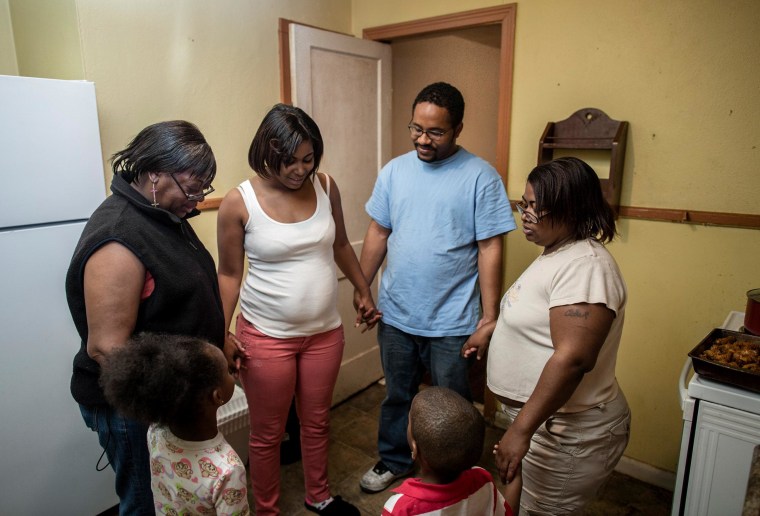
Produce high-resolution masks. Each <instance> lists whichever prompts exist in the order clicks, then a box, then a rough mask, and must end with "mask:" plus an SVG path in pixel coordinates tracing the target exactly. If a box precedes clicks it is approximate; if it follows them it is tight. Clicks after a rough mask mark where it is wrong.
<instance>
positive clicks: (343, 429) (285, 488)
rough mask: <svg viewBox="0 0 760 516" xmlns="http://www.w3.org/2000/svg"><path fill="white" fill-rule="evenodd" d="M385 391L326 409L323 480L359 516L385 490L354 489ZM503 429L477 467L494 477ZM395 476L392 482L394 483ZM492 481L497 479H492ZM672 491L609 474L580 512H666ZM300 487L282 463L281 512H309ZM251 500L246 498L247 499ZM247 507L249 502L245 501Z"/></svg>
mask: <svg viewBox="0 0 760 516" xmlns="http://www.w3.org/2000/svg"><path fill="white" fill-rule="evenodd" d="M384 395H385V389H384V387H382V386H381V385H379V384H375V385H373V386H371V387H369V388H368V389H366V390H365V391H363V392H361V393H359V394H358V395H356V396H354V397H353V398H351V399H349V400H347V401H345V402H344V403H342V404H340V405H339V406H337V407H336V408H334V409H333V411H332V420H331V430H330V436H331V437H330V456H329V471H328V474H329V478H330V487H331V491H332V494H333V495H337V494H339V495H341V496H342V497H343V498H344V499H346V500H348V501H349V502H351V503H353V504H354V505H356V506H357V507H359V509H360V510H361V512H362V514H363V515H367V516H370V515H373V516H378V515H379V514H380V513H381V511H382V507H383V504H384V503H385V500H387V498H388V496H389V495H390V493H389V492H388V491H384V492H382V493H378V494H374V495H369V494H366V493H363V492H362V491H361V490H360V489H359V480H360V479H361V476H362V475H363V474H364V472H365V471H366V470H367V469H369V468H370V467H371V466H373V465H374V464H375V462H376V461H377V455H376V453H377V451H376V441H377V420H378V415H379V413H380V402H381V401H382V400H383V397H384ZM502 434H503V431H502V430H500V429H498V428H494V427H489V428H488V429H487V433H486V445H485V446H484V450H483V456H482V458H481V461H480V466H482V467H483V468H485V469H488V470H489V471H491V472H492V474H493V475H494V477H495V478H498V477H497V475H496V471H495V466H494V462H493V455H492V454H491V452H490V450H491V449H492V448H493V444H494V443H495V442H496V441H498V440H499V439H500V438H501V435H502ZM401 482H402V480H398V481H397V482H396V484H394V486H395V485H397V484H400V483H401ZM497 482H498V480H497ZM671 498H672V493H671V492H670V491H667V490H665V489H661V488H659V487H654V486H651V485H649V484H646V483H643V482H640V481H638V480H635V479H633V478H631V477H628V476H626V475H622V474H619V473H613V475H612V477H611V478H610V480H609V481H608V482H607V484H606V485H605V486H604V487H603V488H602V490H601V492H600V493H599V496H598V498H597V500H596V501H594V502H593V503H592V504H591V505H590V506H589V507H588V508H587V510H586V512H585V514H586V515H588V516H602V515H604V516H623V515H637V514H641V515H648V516H660V515H663V516H664V515H667V514H670V504H671ZM303 500H304V488H303V471H302V466H301V462H300V461H298V462H295V463H293V464H289V465H286V466H283V467H282V494H281V498H280V509H281V511H282V514H283V515H284V516H306V515H313V513H311V512H309V511H307V510H306V509H304V507H303ZM251 502H252V501H251ZM251 508H253V503H251Z"/></svg>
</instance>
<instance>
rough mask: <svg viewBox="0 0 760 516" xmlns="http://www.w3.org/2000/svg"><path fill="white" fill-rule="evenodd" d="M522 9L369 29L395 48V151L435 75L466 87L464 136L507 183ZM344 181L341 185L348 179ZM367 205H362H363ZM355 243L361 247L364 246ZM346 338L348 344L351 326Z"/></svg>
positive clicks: (283, 24)
mask: <svg viewBox="0 0 760 516" xmlns="http://www.w3.org/2000/svg"><path fill="white" fill-rule="evenodd" d="M516 8H517V6H516V4H509V5H503V6H497V7H492V8H486V9H477V10H473V11H466V12H462V13H455V14H451V15H445V16H439V17H434V18H428V19H423V20H415V21H411V22H406V23H399V24H393V25H386V26H381V27H373V28H369V29H365V30H364V31H363V37H364V39H367V40H372V41H377V42H382V43H386V44H388V45H389V46H390V47H391V63H392V66H391V67H392V74H391V75H392V85H393V87H392V100H391V104H392V115H391V124H390V125H391V156H397V155H399V154H402V153H404V152H407V151H408V150H411V146H410V143H409V136H408V130H407V129H406V126H407V124H408V122H409V117H410V114H411V104H412V101H413V99H414V97H415V95H416V94H417V92H418V91H419V90H420V89H421V88H422V87H424V86H425V85H427V84H429V83H431V82H435V81H446V82H450V83H451V84H454V85H455V86H457V88H459V89H460V90H461V91H462V94H463V96H464V98H465V103H466V109H465V119H464V123H465V129H464V130H463V132H462V136H461V137H460V138H459V139H458V143H460V144H461V145H462V146H464V147H465V148H467V149H468V150H470V151H471V152H473V153H475V154H477V155H479V156H481V157H483V158H484V159H486V160H487V161H489V162H490V163H491V164H492V165H494V167H495V168H496V170H497V171H498V172H499V173H500V174H501V176H502V179H503V181H504V183H505V188H506V180H507V164H508V162H509V129H510V117H511V99H512V69H513V59H514V34H515V16H516ZM292 23H294V22H291V21H289V20H280V47H281V51H280V73H281V99H282V101H283V102H286V103H293V98H292V91H293V84H292V77H291V75H292V63H291V62H290V56H291V51H292V49H291V48H290V34H291V33H292V31H291V30H290V25H291V24H292ZM347 37H348V36H347ZM339 101H340V99H336V102H339ZM317 122H318V123H319V121H317ZM346 145H351V143H350V142H347V143H346ZM383 164H384V163H382V164H381V166H382V165H383ZM378 171H379V168H378V170H377V171H376V172H378ZM344 180H345V179H344ZM340 186H341V189H342V190H343V189H344V186H343V184H341V185H340ZM361 206H363V204H360V206H359V207H358V208H357V209H358V210H360V211H361ZM344 211H345V206H344ZM345 217H346V219H347V220H348V219H350V218H352V217H356V218H357V219H361V220H363V219H365V218H366V215H365V214H364V213H363V211H361V212H360V213H359V212H357V213H355V214H353V215H352V214H351V213H345ZM362 236H363V235H362ZM356 248H357V251H359V245H357V246H356ZM344 323H345V321H344ZM346 339H347V343H348V339H350V335H349V332H347V335H346ZM378 360H379V357H378ZM484 366H485V360H482V361H480V362H479V363H478V365H476V367H475V368H474V370H473V378H472V380H473V381H472V383H473V392H476V393H477V394H476V397H477V398H478V401H484V402H485V405H486V415H487V417H489V415H490V414H493V399H492V398H490V399H489V397H488V396H487V395H486V396H485V399H483V398H484V396H483V395H481V394H482V393H483V392H484V391H485V371H484ZM368 380H369V379H368ZM339 382H340V379H339ZM345 394H347V393H345V392H344V395H345Z"/></svg>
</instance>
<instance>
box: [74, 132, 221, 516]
mask: <svg viewBox="0 0 760 516" xmlns="http://www.w3.org/2000/svg"><path fill="white" fill-rule="evenodd" d="M112 168H113V172H114V177H113V181H112V183H111V191H112V192H113V195H111V196H110V197H108V198H107V199H106V200H105V201H104V202H103V203H102V204H101V205H100V207H98V208H97V210H95V212H94V213H93V214H92V217H91V218H90V220H89V222H88V223H87V225H86V227H85V229H84V231H83V233H82V236H81V238H80V240H79V244H78V245H77V247H76V250H75V251H74V256H73V258H72V260H71V265H70V267H69V271H68V275H67V277H66V296H67V299H68V303H69V309H70V310H71V315H72V317H73V319H74V323H75V325H76V327H77V330H78V332H79V335H80V336H81V338H82V343H81V349H80V350H79V352H78V353H77V354H76V356H75V357H74V373H73V376H72V379H71V392H72V395H73V396H74V399H75V400H76V401H77V402H78V403H79V406H80V409H81V412H82V416H83V418H84V420H85V422H86V424H87V426H88V427H90V428H91V429H92V430H93V431H96V432H98V436H99V440H100V444H101V446H102V447H103V448H104V450H105V455H106V456H107V458H108V461H109V462H110V464H111V467H112V468H113V469H114V471H115V472H116V492H117V494H118V495H119V499H120V504H119V512H120V514H130V515H132V514H155V508H154V506H153V496H152V494H151V488H150V467H149V463H148V445H147V441H146V432H147V427H146V426H145V425H144V424H142V423H139V422H137V421H133V420H130V419H127V418H124V417H122V416H121V415H120V414H118V413H117V412H116V411H115V410H114V409H113V408H112V407H110V406H109V405H108V403H107V402H106V400H105V398H104V397H103V391H102V389H101V388H100V386H99V384H98V377H99V375H100V364H101V363H102V362H103V360H104V359H105V357H107V356H108V355H109V353H110V352H111V351H112V350H113V349H114V348H116V347H118V346H122V345H124V344H125V343H126V342H127V340H128V339H129V338H130V337H131V336H132V335H134V334H137V333H141V332H163V333H171V334H182V335H191V336H196V337H200V338H203V339H206V340H208V341H210V342H211V343H213V344H215V345H217V346H219V347H220V348H224V346H225V333H226V332H225V327H224V313H223V311H222V302H221V298H220V296H219V287H218V283H217V275H216V267H215V265H214V261H213V258H212V257H211V255H210V254H209V253H208V251H207V250H206V249H205V247H204V246H203V244H202V243H201V241H200V240H199V239H198V237H197V236H196V234H195V232H194V231H193V229H192V227H191V226H190V224H189V223H188V222H187V219H188V218H190V217H192V216H194V215H197V214H198V213H199V211H198V210H197V209H196V205H197V204H198V202H199V201H201V200H203V199H204V197H205V196H207V195H209V194H210V193H211V192H213V191H214V189H213V188H212V187H211V181H212V180H213V179H214V177H215V175H216V160H215V158H214V154H213V152H212V151H211V147H210V146H209V145H208V143H207V142H206V140H205V138H204V137H203V135H202V134H201V132H200V131H199V130H198V128H197V127H195V126H194V125H193V124H191V123H189V122H184V121H172V122H161V123H157V124H154V125H151V126H149V127H146V128H145V129H143V130H142V131H140V133H139V134H138V135H137V136H136V137H135V138H134V140H132V142H131V143H130V144H129V146H128V147H127V148H126V149H124V150H121V151H119V152H117V153H116V154H114V156H113V157H112ZM233 348H234V345H232V343H230V346H229V348H228V349H227V350H226V351H227V356H228V357H230V361H231V367H234V361H233V360H232V356H233V351H232V349H233ZM156 366H157V367H159V366H160V364H157V365H156Z"/></svg>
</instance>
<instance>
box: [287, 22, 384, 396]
mask: <svg viewBox="0 0 760 516" xmlns="http://www.w3.org/2000/svg"><path fill="white" fill-rule="evenodd" d="M288 32H289V45H288V46H289V48H290V52H289V57H290V85H291V91H290V99H291V101H292V103H293V105H295V106H298V107H300V108H301V109H303V110H304V111H306V112H307V113H308V114H309V115H311V116H312V118H314V120H315V121H316V122H317V125H319V128H320V131H321V132H322V137H323V139H324V144H325V154H324V157H323V158H322V164H321V165H320V170H321V171H323V172H326V173H327V174H329V175H330V176H332V177H333V179H334V180H335V182H336V183H337V185H338V187H339V188H340V192H341V199H342V204H343V214H344V218H345V221H346V231H347V233H348V238H349V240H350V241H351V245H352V246H353V248H354V251H355V252H356V255H357V256H359V255H360V254H361V247H362V243H363V239H364V234H365V232H366V231H367V226H368V224H369V217H368V216H367V214H366V212H365V211H364V204H365V203H366V202H367V200H368V199H369V197H370V195H371V193H372V188H373V186H374V184H375V179H376V178H377V174H378V172H379V171H380V169H381V168H382V166H383V165H384V164H385V163H386V162H388V161H389V160H390V158H391V155H390V139H391V138H390V120H391V72H390V70H391V52H390V47H389V45H386V44H382V43H377V42H374V41H367V40H363V39H358V38H354V37H351V36H346V35H343V34H338V33H335V32H329V31H324V30H320V29H315V28H312V27H306V26H304V25H298V24H295V23H290V24H289V31H288ZM338 272H339V273H338V308H339V311H340V314H341V317H342V318H343V325H344V327H345V331H346V348H345V351H344V352H343V362H342V364H341V370H340V374H339V376H338V383H337V385H336V387H335V394H334V395H333V403H338V402H340V401H342V400H344V399H346V398H348V397H349V396H351V395H352V394H354V393H356V392H358V391H360V390H362V389H363V388H365V387H367V386H369V385H370V384H372V383H373V382H375V381H377V380H378V379H380V378H381V377H382V376H383V371H382V366H381V364H380V353H379V349H378V345H377V338H376V331H375V330H373V331H371V332H366V333H360V331H359V330H358V329H356V328H354V320H355V318H356V312H355V311H354V308H353V304H352V301H353V286H352V285H351V283H350V282H349V281H348V280H347V279H346V278H345V276H343V274H341V273H340V271H338ZM376 285H377V281H375V284H374V285H373V294H374V295H375V296H376V295H377V288H376ZM375 300H377V297H375Z"/></svg>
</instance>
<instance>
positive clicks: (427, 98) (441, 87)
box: [412, 82, 464, 127]
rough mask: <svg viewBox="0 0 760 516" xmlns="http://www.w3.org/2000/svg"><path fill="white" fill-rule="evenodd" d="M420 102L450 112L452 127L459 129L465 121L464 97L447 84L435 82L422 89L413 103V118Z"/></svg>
mask: <svg viewBox="0 0 760 516" xmlns="http://www.w3.org/2000/svg"><path fill="white" fill-rule="evenodd" d="M420 102H430V103H431V104H435V105H436V106H438V107H442V108H444V109H445V110H446V111H448V112H449V118H450V119H451V127H457V126H458V125H459V124H461V123H462V120H463V119H464V97H462V93H461V92H460V91H459V90H458V89H456V88H455V87H454V86H452V85H451V84H448V83H446V82H434V83H433V84H430V85H428V86H425V87H424V88H422V91H420V92H419V93H418V94H417V97H416V98H415V99H414V102H413V103H412V116H414V108H415V107H417V104H419V103H420Z"/></svg>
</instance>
